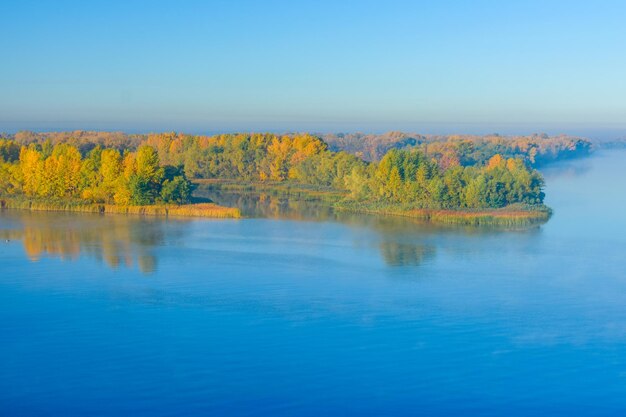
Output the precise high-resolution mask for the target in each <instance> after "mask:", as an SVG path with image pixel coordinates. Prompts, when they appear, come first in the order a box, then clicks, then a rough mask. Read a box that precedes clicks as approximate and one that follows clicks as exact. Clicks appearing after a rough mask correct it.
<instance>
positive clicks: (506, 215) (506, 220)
mask: <svg viewBox="0 0 626 417" xmlns="http://www.w3.org/2000/svg"><path fill="white" fill-rule="evenodd" d="M194 183H195V184H197V185H204V186H207V187H209V189H212V190H214V191H223V192H228V193H240V194H246V193H249V194H264V193H265V194H269V195H278V196H283V197H285V198H287V199H289V198H293V199H295V200H303V201H305V200H310V199H315V200H317V201H320V202H321V203H324V204H327V205H328V207H330V208H332V209H333V210H335V211H343V212H352V213H363V214H372V215H379V216H398V217H410V218H414V219H419V220H423V221H426V222H430V223H433V224H456V225H468V226H472V225H474V226H483V225H484V226H532V225H537V224H543V223H545V222H547V221H548V220H549V219H550V217H551V216H552V210H551V209H550V208H549V207H547V206H545V205H539V206H527V205H523V204H516V205H511V206H507V207H503V208H486V209H417V208H409V207H399V206H392V205H391V206H382V207H376V203H358V202H352V201H341V199H342V198H343V197H344V196H345V193H342V192H341V191H337V190H332V189H324V190H320V189H319V188H315V187H306V186H299V185H298V184H293V183H286V184H280V183H278V184H277V183H241V182H238V181H235V180H221V179H215V180H201V181H198V180H194Z"/></svg>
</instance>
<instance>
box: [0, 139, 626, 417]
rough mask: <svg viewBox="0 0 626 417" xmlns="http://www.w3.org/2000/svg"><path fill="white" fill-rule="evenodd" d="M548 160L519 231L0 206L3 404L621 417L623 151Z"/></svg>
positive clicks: (176, 411) (166, 412) (37, 411)
mask: <svg viewBox="0 0 626 417" xmlns="http://www.w3.org/2000/svg"><path fill="white" fill-rule="evenodd" d="M544 174H545V176H546V179H547V187H546V193H547V195H548V198H547V204H549V205H550V206H551V207H553V209H554V216H553V218H552V219H551V220H550V221H549V222H548V223H547V224H545V225H543V226H541V227H536V228H531V229H529V230H515V231H502V230H493V229H476V228H455V227H434V226H428V225H423V224H422V225H420V224H418V223H416V222H414V221H411V220H408V219H395V218H376V217H363V216H347V215H343V216H341V215H337V216H333V215H325V216H318V218H316V217H315V216H314V215H313V216H311V215H307V216H304V215H303V216H300V217H298V216H297V215H294V214H293V213H291V215H289V216H287V215H285V216H284V217H285V218H281V216H278V218H276V217H275V218H247V219H242V220H162V219H141V218H137V217H125V216H97V215H85V214H59V213H56V214H55V213H29V212H21V211H3V212H0V234H1V237H2V240H1V241H0V337H1V339H0V415H7V416H9V415H10V416H19V415H64V416H68V415H82V416H84V415H91V416H118V415H134V416H141V415H157V416H180V415H211V416H222V415H223V416H291V415H298V416H347V415H367V416H369V415H371V416H404V415H407V416H408V415H428V416H440V415H459V414H462V415H486V416H489V415H494V416H495V415H507V416H522V415H534V416H536V415H546V416H547V415H550V416H558V415H567V416H571V415H594V416H595V415H626V216H625V215H624V213H625V212H624V210H625V209H624V208H625V207H626V181H625V179H626V152H624V151H612V152H604V153H602V152H601V153H598V154H597V155H595V156H594V157H592V158H589V159H585V160H577V161H572V162H568V163H562V164H559V165H555V166H553V167H551V168H549V169H547V170H545V171H544ZM296 218H299V220H295V219H296Z"/></svg>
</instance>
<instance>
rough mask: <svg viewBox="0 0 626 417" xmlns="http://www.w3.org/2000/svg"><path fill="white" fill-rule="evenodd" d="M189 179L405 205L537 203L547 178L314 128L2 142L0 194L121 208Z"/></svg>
mask: <svg viewBox="0 0 626 417" xmlns="http://www.w3.org/2000/svg"><path fill="white" fill-rule="evenodd" d="M188 178H192V179H193V178H196V179H200V178H204V179H229V180H235V181H244V182H250V183H254V182H267V183H293V184H298V185H309V186H315V187H319V188H323V189H333V190H340V191H343V192H345V195H346V200H348V201H353V202H362V203H368V204H373V203H377V204H378V203H379V204H390V205H401V206H403V207H411V208H445V209H459V208H472V209H473V208H498V207H504V206H507V205H510V204H516V203H523V204H529V205H535V204H541V203H542V202H543V196H544V195H543V192H542V187H543V179H542V177H541V175H540V174H539V173H538V172H537V171H535V170H533V169H531V168H529V167H528V166H527V163H526V162H525V161H524V159H522V158H512V157H511V158H507V157H504V156H502V155H500V154H495V155H491V156H490V158H489V159H487V160H486V161H485V162H484V163H475V164H470V165H463V164H462V163H460V161H456V162H455V163H445V164H444V163H442V161H441V158H436V157H433V156H432V155H430V154H428V153H426V152H424V151H423V150H422V149H410V150H407V149H391V150H390V151H388V152H387V153H386V154H385V155H384V156H383V157H382V159H381V160H380V161H379V162H368V161H365V160H363V159H362V158H359V157H357V156H355V155H352V154H349V153H347V152H343V151H339V152H336V151H332V150H330V149H329V147H328V145H327V143H326V142H324V141H323V140H321V139H320V138H318V137H315V136H312V135H310V134H291V135H275V134H223V135H215V136H195V135H186V134H180V133H164V134H152V135H148V136H147V137H146V138H145V139H144V140H143V141H142V142H141V143H140V144H139V145H137V147H136V150H135V151H131V150H129V149H126V150H124V151H123V152H121V151H120V150H119V149H118V146H112V147H103V146H102V145H100V144H98V145H96V146H95V147H92V148H91V149H90V150H87V149H86V148H84V149H82V152H81V149H80V148H79V147H77V146H76V145H73V144H70V143H68V141H58V142H57V143H56V144H53V143H52V142H51V141H44V142H34V143H30V144H28V145H24V144H20V143H18V142H16V141H14V140H7V139H2V140H0V193H3V194H24V195H26V196H37V197H42V198H79V199H83V200H86V201H90V202H99V203H108V204H118V205H148V204H154V203H161V202H163V203H180V204H182V203H185V202H187V201H188V200H189V198H190V195H191V184H190V181H189V180H188Z"/></svg>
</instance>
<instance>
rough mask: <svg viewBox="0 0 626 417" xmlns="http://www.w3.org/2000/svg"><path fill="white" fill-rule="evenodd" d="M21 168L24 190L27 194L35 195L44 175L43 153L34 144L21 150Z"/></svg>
mask: <svg viewBox="0 0 626 417" xmlns="http://www.w3.org/2000/svg"><path fill="white" fill-rule="evenodd" d="M20 168H21V179H22V190H23V192H24V194H26V195H31V196H32V195H35V194H37V193H38V191H39V187H40V183H41V178H42V176H43V169H44V164H43V155H42V153H41V152H39V151H38V150H37V149H36V148H35V146H34V145H31V146H29V147H25V146H23V147H22V149H21V150H20Z"/></svg>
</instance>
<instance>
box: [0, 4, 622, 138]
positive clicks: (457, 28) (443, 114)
mask: <svg viewBox="0 0 626 417" xmlns="http://www.w3.org/2000/svg"><path fill="white" fill-rule="evenodd" d="M625 16H626V2H624V1H612V2H611V1H550V0H543V1H495V0H494V1H469V0H468V1H461V0H458V1H434V0H433V1H393V0H387V1H382V0H380V1H365V0H361V1H340V0H334V1H320V0H318V1H295V0H291V1H271V0H266V1H260V0H259V1H237V0H230V1H210V0H207V1H197V2H196V1H183V0H179V1H155V0H153V1H133V0H127V1H119V2H117V1H112V0H108V1H76V2H71V1H61V0H57V1H39V2H32V1H24V0H20V1H12V0H2V1H1V2H0V19H1V22H2V25H1V26H0V27H1V28H2V29H1V30H2V36H1V38H0V131H15V130H21V129H34V130H48V129H57V130H58V129H107V130H128V131H155V130H182V131H189V132H204V133H209V132H215V131H232V130H275V131H276V130H277V131H283V130H314V131H355V130H358V131H385V130H410V131H424V132H426V131H432V132H437V131H440V132H442V133H444V132H447V131H463V130H466V131H485V132H494V131H505V132H506V131H507V130H508V131H520V132H521V133H528V132H534V131H540V130H543V131H551V130H559V131H568V130H569V131H578V130H584V129H595V128H604V129H614V130H615V131H620V130H621V129H623V128H624V129H623V131H624V132H626V25H625V24H624V18H625Z"/></svg>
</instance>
